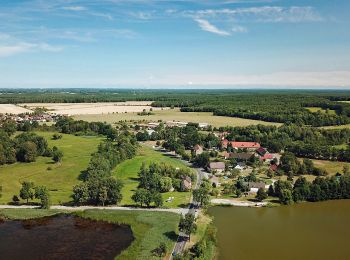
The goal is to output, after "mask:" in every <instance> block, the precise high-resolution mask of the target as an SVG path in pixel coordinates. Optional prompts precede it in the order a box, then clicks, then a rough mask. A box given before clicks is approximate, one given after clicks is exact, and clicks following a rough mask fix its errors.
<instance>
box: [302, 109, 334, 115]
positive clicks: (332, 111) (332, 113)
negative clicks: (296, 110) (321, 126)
mask: <svg viewBox="0 0 350 260" xmlns="http://www.w3.org/2000/svg"><path fill="white" fill-rule="evenodd" d="M305 108H306V109H307V110H309V111H310V112H312V113H317V112H319V111H320V112H322V113H326V112H327V110H326V109H323V108H322V107H305ZM328 113H329V114H330V115H335V114H336V111H335V110H332V109H329V110H328Z"/></svg>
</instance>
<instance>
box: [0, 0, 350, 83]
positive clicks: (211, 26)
mask: <svg viewBox="0 0 350 260" xmlns="http://www.w3.org/2000/svg"><path fill="white" fill-rule="evenodd" d="M349 13H350V1H349V0H331V1H330V0H303V1H301V0H290V1H289V0H201V1H200V0H177V1H172V0H25V1H23V0H0V88H17V87H25V88H34V87H36V88H54V87H94V88H95V87H103V88H106V87H116V88H128V87H133V88H196V87H198V88H252V87H254V88H256V87H268V88H350V29H349V28H350V15H349Z"/></svg>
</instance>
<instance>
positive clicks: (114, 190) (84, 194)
mask: <svg viewBox="0 0 350 260" xmlns="http://www.w3.org/2000/svg"><path fill="white" fill-rule="evenodd" d="M136 146H137V144H136V143H135V139H134V137H133V136H132V135H130V134H128V133H124V132H123V133H119V134H118V136H117V137H116V140H115V142H112V141H110V140H109V141H105V142H102V143H101V144H100V145H99V147H98V151H97V152H96V153H94V154H93V155H92V158H91V159H90V163H89V166H88V168H87V170H86V171H85V172H84V173H83V174H82V176H81V177H82V179H83V181H84V182H83V183H80V184H78V185H76V186H74V187H73V195H72V198H73V202H74V203H75V204H76V205H81V204H93V205H103V206H104V205H109V204H118V203H119V202H120V201H121V200H122V194H121V189H122V187H123V184H122V182H121V181H119V180H117V179H115V178H114V177H113V176H112V173H111V171H112V169H113V168H115V167H116V165H117V164H119V163H120V162H122V161H124V160H126V159H130V158H132V157H133V156H134V155H135V153H136Z"/></svg>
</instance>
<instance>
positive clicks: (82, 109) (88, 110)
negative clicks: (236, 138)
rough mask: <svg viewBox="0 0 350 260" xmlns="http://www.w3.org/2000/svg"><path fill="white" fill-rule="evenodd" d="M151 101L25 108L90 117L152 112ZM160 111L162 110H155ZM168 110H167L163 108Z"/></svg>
mask: <svg viewBox="0 0 350 260" xmlns="http://www.w3.org/2000/svg"><path fill="white" fill-rule="evenodd" d="M151 103H152V102H151V101H127V102H100V103H26V104H21V106H22V107H23V109H24V108H30V109H34V108H37V107H40V108H42V107H44V108H46V109H47V110H48V111H50V112H53V113H55V114H58V115H90V114H109V113H127V112H142V111H143V110H147V111H148V110H150V108H151ZM153 109H154V110H160V109H161V108H153ZM163 109H166V108H163Z"/></svg>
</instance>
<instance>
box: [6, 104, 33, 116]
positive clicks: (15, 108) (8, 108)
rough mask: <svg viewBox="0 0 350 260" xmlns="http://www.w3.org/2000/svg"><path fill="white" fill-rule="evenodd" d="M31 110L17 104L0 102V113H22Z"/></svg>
mask: <svg viewBox="0 0 350 260" xmlns="http://www.w3.org/2000/svg"><path fill="white" fill-rule="evenodd" d="M31 112H33V111H31V110H29V109H27V108H24V107H20V106H17V105H13V104H0V114H15V115H18V114H22V113H31Z"/></svg>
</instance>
